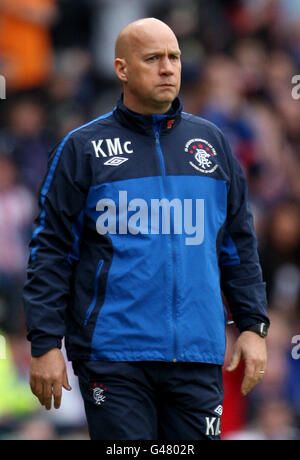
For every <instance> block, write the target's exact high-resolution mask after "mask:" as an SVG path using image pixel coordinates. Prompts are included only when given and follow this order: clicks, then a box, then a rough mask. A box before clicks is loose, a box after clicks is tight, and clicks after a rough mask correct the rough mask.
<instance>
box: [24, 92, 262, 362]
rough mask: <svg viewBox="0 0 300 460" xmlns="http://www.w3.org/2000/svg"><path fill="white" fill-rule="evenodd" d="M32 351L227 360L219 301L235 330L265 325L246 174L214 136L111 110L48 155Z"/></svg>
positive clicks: (38, 224)
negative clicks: (64, 348) (254, 325)
mask: <svg viewBox="0 0 300 460" xmlns="http://www.w3.org/2000/svg"><path fill="white" fill-rule="evenodd" d="M30 249H31V253H30V259H29V264H28V278H27V282H26V284H25V287H24V303H25V313H26V322H27V328H28V339H29V340H30V341H31V343H32V355H33V356H35V357H36V356H40V355H42V354H43V353H45V352H46V351H48V350H50V349H51V348H54V347H59V348H60V347H61V341H62V338H63V337H65V345H66V349H67V354H68V358H69V359H70V360H78V359H83V360H101V361H149V360H150V361H175V360H176V361H194V362H195V361H196V362H205V363H214V364H223V362H224V354H225V326H226V321H227V316H226V310H225V308H224V306H223V302H222V296H221V291H222V290H223V293H224V294H225V296H226V298H227V301H228V304H229V306H230V310H231V313H232V315H233V319H234V321H235V322H236V324H237V326H238V328H239V329H240V331H243V330H244V329H246V328H247V327H248V326H250V325H253V324H256V323H258V322H265V323H267V324H268V317H267V312H266V293H265V284H264V283H263V281H262V274H261V268H260V265H259V260H258V254H257V240H256V236H255V233H254V230H253V219H252V215H251V211H250V209H249V204H248V201H247V187H246V182H245V178H244V175H243V173H242V171H241V168H240V166H239V165H238V163H237V161H236V159H235V158H234V156H233V155H232V152H231V150H230V147H229V145H228V143H227V141H226V140H225V138H224V136H223V134H222V133H221V131H220V130H219V129H218V128H217V127H216V126H214V125H213V124H211V123H210V122H208V121H206V120H204V119H202V118H199V117H196V116H193V115H190V114H187V113H183V112H182V109H181V103H180V101H179V99H176V100H175V101H174V103H173V105H172V108H171V109H170V111H169V112H168V113H167V114H165V115H140V114H136V113H134V112H132V111H130V110H128V109H127V108H126V107H125V106H124V105H123V103H122V98H121V99H120V101H119V102H118V105H117V107H116V108H115V109H114V110H113V112H111V113H108V114H107V115H104V116H101V117H99V118H97V119H95V120H93V121H91V122H90V123H87V124H86V125H84V126H81V127H79V128H78V129H75V130H74V131H72V132H70V133H69V134H68V135H67V136H66V137H65V138H64V139H63V141H62V142H61V143H60V144H59V145H58V146H56V147H55V149H54V150H53V151H52V152H51V154H50V158H49V166H48V171H47V174H46V177H45V179H44V182H43V184H42V187H41V193H40V214H39V216H38V217H37V219H36V221H35V229H34V233H33V237H32V241H31V243H30Z"/></svg>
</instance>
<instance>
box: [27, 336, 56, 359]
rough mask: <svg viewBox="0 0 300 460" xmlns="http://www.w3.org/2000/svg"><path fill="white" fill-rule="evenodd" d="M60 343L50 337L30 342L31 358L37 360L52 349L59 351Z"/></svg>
mask: <svg viewBox="0 0 300 460" xmlns="http://www.w3.org/2000/svg"><path fill="white" fill-rule="evenodd" d="M61 342H62V341H61V339H60V338H58V337H50V336H47V337H39V338H38V339H34V340H32V342H31V356H32V357H33V358H39V357H40V356H42V355H44V354H45V353H47V351H50V350H52V349H53V348H59V349H61V346H62V344H61Z"/></svg>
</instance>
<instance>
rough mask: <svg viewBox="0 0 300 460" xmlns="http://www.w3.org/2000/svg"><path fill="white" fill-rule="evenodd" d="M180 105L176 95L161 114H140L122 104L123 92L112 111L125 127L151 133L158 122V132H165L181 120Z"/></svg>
mask: <svg viewBox="0 0 300 460" xmlns="http://www.w3.org/2000/svg"><path fill="white" fill-rule="evenodd" d="M181 112H182V105H181V102H180V99H179V98H178V97H177V98H176V99H175V100H174V101H173V103H172V107H171V108H170V110H169V111H168V112H167V113H165V114H163V115H141V114H139V113H136V112H133V111H132V110H129V109H128V108H127V107H126V106H125V105H124V104H123V94H122V95H121V97H120V99H119V101H118V104H117V107H116V109H115V111H114V116H115V118H116V119H117V120H118V121H119V122H120V123H121V124H122V125H123V126H125V127H126V128H129V129H131V130H133V131H137V132H140V133H142V134H148V135H153V127H154V126H155V125H158V124H160V133H161V134H166V133H168V132H171V131H172V129H173V128H174V127H175V126H176V125H177V124H178V123H179V122H180V120H181Z"/></svg>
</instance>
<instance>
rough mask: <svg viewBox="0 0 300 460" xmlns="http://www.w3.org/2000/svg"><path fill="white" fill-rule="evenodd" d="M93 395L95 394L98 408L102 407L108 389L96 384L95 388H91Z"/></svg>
mask: <svg viewBox="0 0 300 460" xmlns="http://www.w3.org/2000/svg"><path fill="white" fill-rule="evenodd" d="M91 390H92V393H93V398H94V401H95V404H96V405H97V406H101V404H103V403H104V402H105V400H106V396H105V391H106V390H107V388H105V387H104V386H103V385H102V383H101V384H100V385H99V386H98V385H97V384H96V383H94V385H93V388H91Z"/></svg>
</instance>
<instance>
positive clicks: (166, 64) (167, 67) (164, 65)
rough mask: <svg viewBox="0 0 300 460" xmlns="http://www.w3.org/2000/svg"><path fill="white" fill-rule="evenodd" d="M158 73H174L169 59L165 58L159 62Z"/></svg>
mask: <svg viewBox="0 0 300 460" xmlns="http://www.w3.org/2000/svg"><path fill="white" fill-rule="evenodd" d="M160 73H161V75H172V74H173V73H174V69H173V66H172V62H171V60H170V59H169V57H165V58H163V59H162V60H161V65H160Z"/></svg>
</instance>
